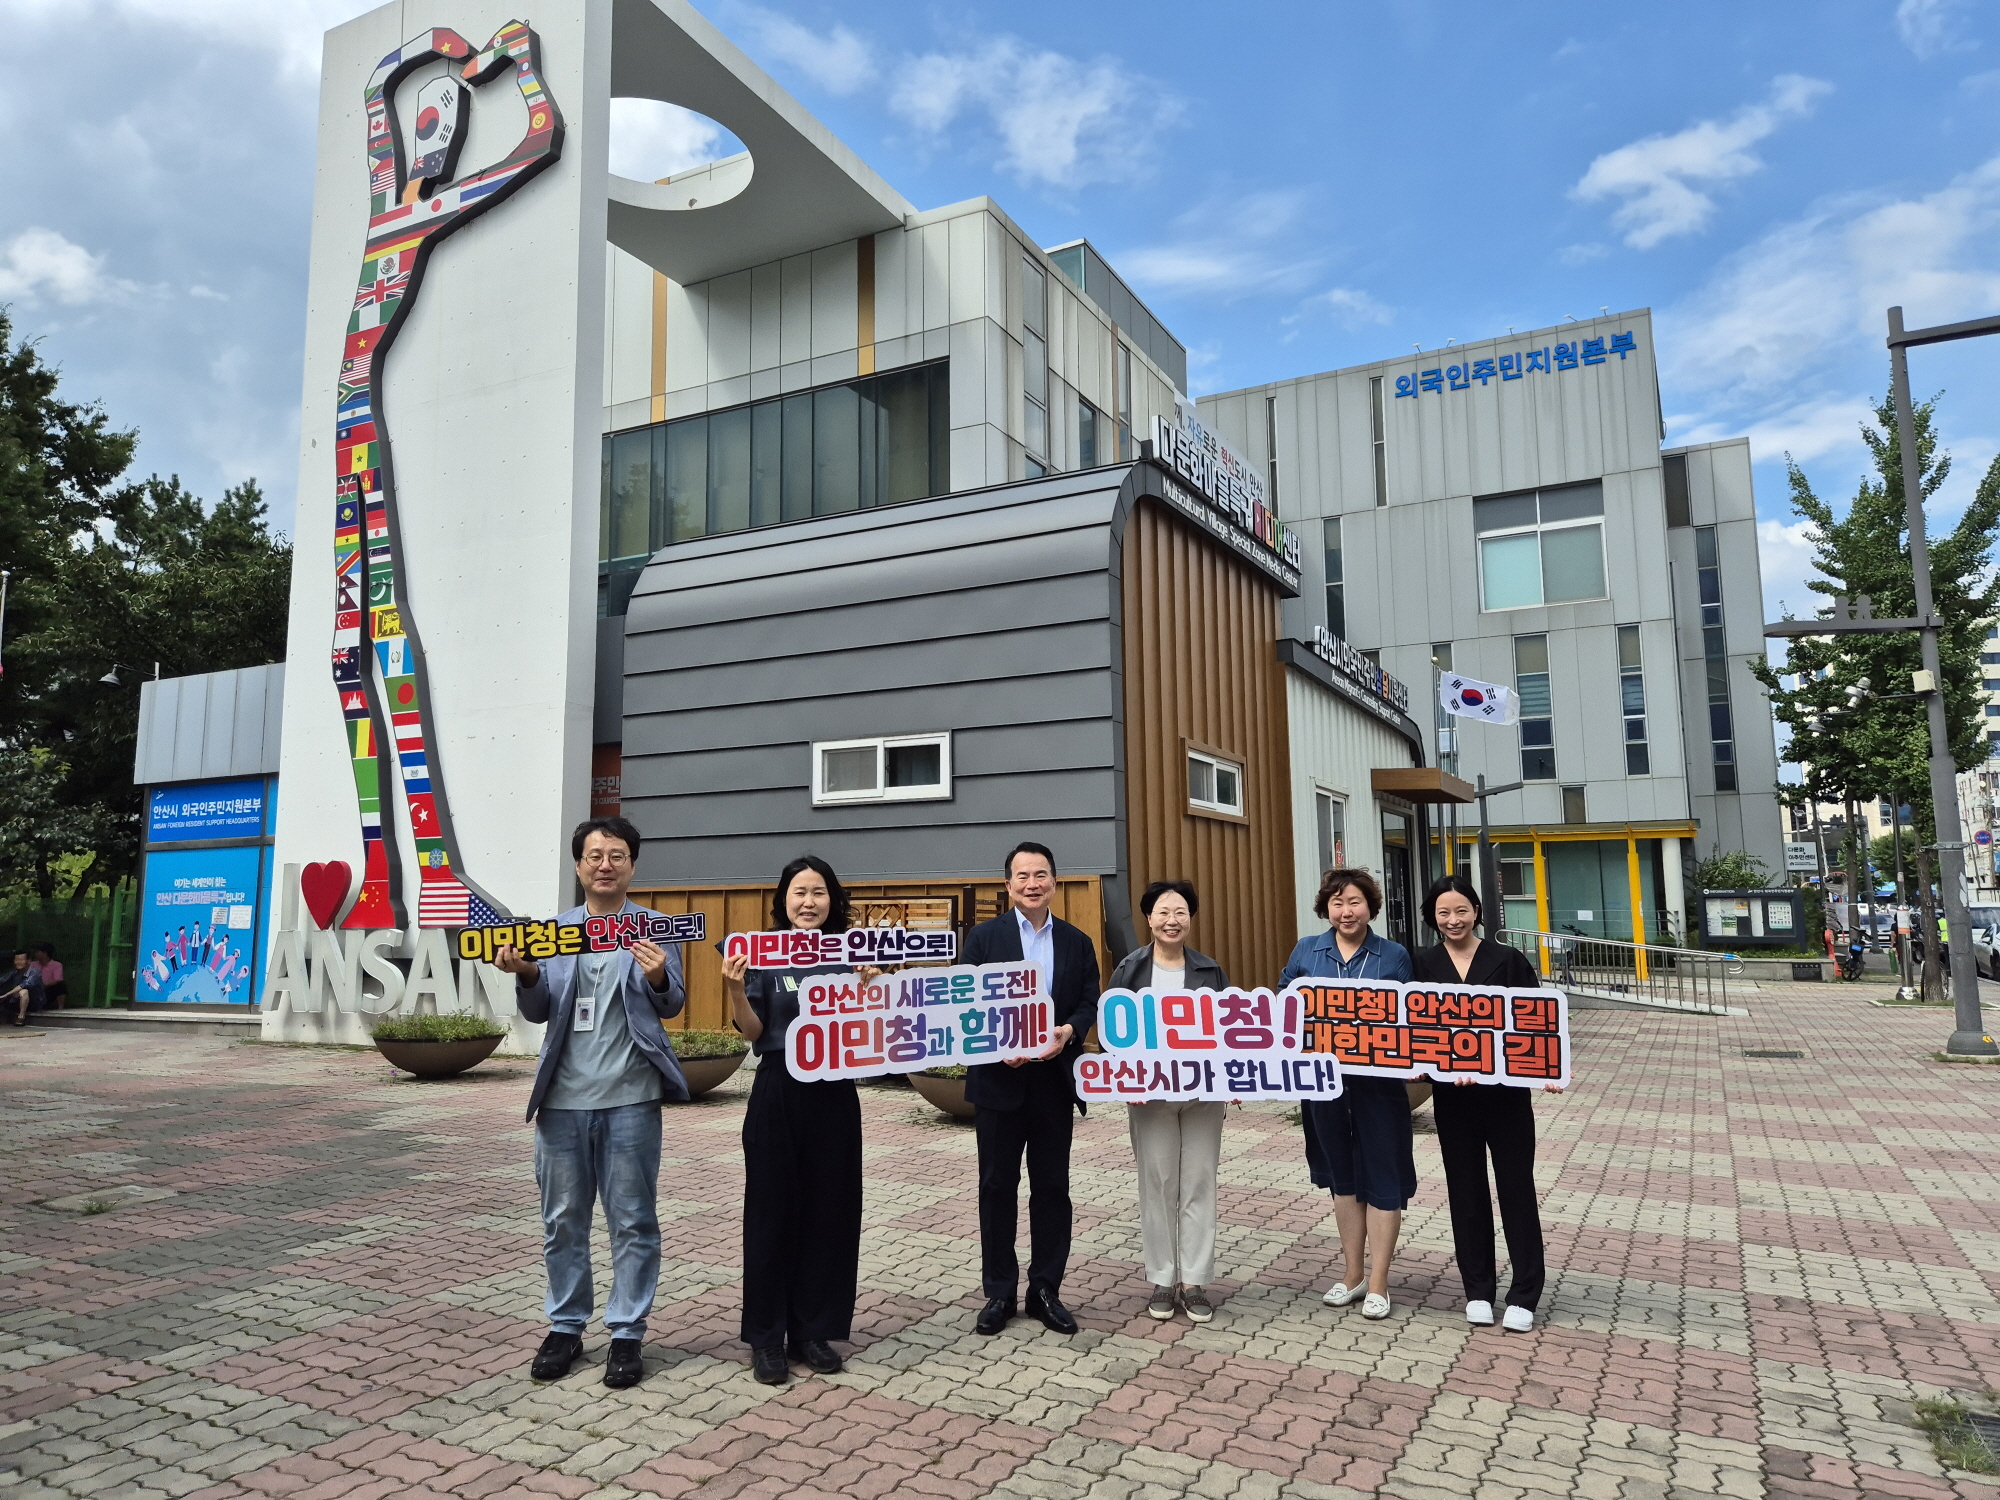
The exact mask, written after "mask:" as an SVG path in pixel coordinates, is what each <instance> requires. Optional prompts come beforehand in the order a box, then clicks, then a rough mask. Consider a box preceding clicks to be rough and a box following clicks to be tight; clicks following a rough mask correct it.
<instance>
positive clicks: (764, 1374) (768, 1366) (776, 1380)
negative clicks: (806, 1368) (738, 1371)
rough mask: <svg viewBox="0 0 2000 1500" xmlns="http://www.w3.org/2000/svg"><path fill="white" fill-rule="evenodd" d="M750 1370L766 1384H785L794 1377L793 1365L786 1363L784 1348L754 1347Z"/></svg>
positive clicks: (751, 1353)
mask: <svg viewBox="0 0 2000 1500" xmlns="http://www.w3.org/2000/svg"><path fill="white" fill-rule="evenodd" d="M750 1372H751V1373H752V1374H753V1375H755V1376H756V1377H757V1378H758V1379H759V1380H761V1381H762V1382H763V1383H764V1384H765V1385H783V1384H784V1383H785V1382H786V1381H788V1380H790V1379H791V1378H792V1367H791V1366H790V1365H789V1364H787V1363H785V1351H784V1350H782V1349H752V1350H751V1351H750Z"/></svg>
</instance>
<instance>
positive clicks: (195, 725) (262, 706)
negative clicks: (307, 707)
mask: <svg viewBox="0 0 2000 1500" xmlns="http://www.w3.org/2000/svg"><path fill="white" fill-rule="evenodd" d="M284 704H285V664H284V663H283V662H272V663H270V664H269V665H267V666H261V667H243V668H240V669H238V670H236V671H233V672H205V673H203V674H201V675H200V676H197V677H168V678H163V679H161V680H158V681H155V682H147V683H144V684H142V685H141V686H140V688H139V732H138V746H137V750H136V753H135V754H134V757H133V764H132V780H133V783H134V784H135V785H138V786H158V785H164V784H167V783H171V782H178V781H213V780H217V779H219V778H221V777H225V776H259V775H269V774H271V773H274V772H275V771H276V770H277V769H278V742H279V736H280V728H281V724H282V721H283V717H284Z"/></svg>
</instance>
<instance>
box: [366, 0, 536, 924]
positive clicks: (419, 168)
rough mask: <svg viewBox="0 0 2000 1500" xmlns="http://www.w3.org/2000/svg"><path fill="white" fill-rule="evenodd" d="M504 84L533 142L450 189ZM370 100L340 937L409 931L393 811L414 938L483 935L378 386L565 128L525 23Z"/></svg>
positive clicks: (398, 67) (420, 43)
mask: <svg viewBox="0 0 2000 1500" xmlns="http://www.w3.org/2000/svg"><path fill="white" fill-rule="evenodd" d="M460 58H463V59H465V61H464V62H463V64H462V65H461V66H459V67H458V68H457V69H456V70H455V71H456V74H457V76H456V77H455V78H454V77H453V76H452V75H451V74H449V73H448V74H446V75H445V76H443V77H441V78H436V79H432V80H430V81H428V82H427V83H425V84H424V85H423V86H422V88H420V89H419V90H418V93H417V98H416V116H417V119H416V126H415V129H414V131H413V133H412V137H411V139H410V140H409V141H407V142H406V141H405V140H404V139H403V136H402V133H401V131H400V129H399V128H398V122H397V119H396V108H395V92H396V88H397V85H398V84H400V83H401V82H402V81H403V80H404V79H405V78H407V77H408V76H409V75H410V73H411V72H412V71H413V70H414V69H416V68H419V67H422V66H423V65H425V64H426V63H430V62H434V61H436V60H439V59H451V60H454V61H455V60H457V59H460ZM509 70H511V72H512V73H513V76H514V80H515V83H516V85H517V87H519V89H520V91H521V99H522V102H523V104H525V106H526V108H527V131H526V133H525V134H524V135H523V136H522V138H521V140H520V143H519V144H518V145H516V146H515V147H514V149H513V150H512V151H510V152H509V153H508V154H507V155H506V157H505V158H503V159H502V160H501V161H499V162H498V163H496V164H495V165H493V166H491V167H487V168H484V169H483V170H481V171H479V172H476V173H474V174H473V175H471V176H469V177H467V178H465V179H464V180H462V181H459V182H450V181H448V179H449V177H450V175H451V172H452V171H453V169H454V167H455V165H456V159H457V155H458V148H459V146H460V145H461V143H462V142H463V141H464V138H465V118H466V111H467V108H468V105H469V103H470V98H471V91H470V89H469V88H467V87H466V85H468V84H470V85H471V86H473V87H477V86H479V85H481V84H484V83H486V82H488V81H489V80H491V79H494V78H497V77H498V76H500V75H501V74H502V73H503V72H507V71H509ZM365 98H366V100H367V112H368V189H369V218H368V235H367V244H366V249H365V251H364V253H363V255H362V264H361V279H360V284H359V286H358V288H357V289H356V291H355V296H354V310H353V314H352V316H351V317H350V318H349V319H348V325H347V334H346V340H345V343H344V345H343V348H342V358H341V366H340V381H339V389H338V396H337V404H338V412H337V416H336V418H335V435H334V490H335V494H334V535H333V564H334V635H333V663H332V665H333V680H334V686H335V688H336V689H337V690H338V692H339V694H340V711H341V715H342V718H343V720H344V722H345V725H346V732H347V741H348V751H349V756H350V759H351V761H352V764H353V770H354V791H355V800H356V806H357V811H358V813H359V816H360V822H361V841H362V870H361V889H360V893H359V894H358V895H357V896H356V898H355V901H354V905H353V907H352V908H351V909H350V910H349V911H348V913H347V917H346V920H345V921H344V922H343V923H342V924H341V925H342V926H344V927H348V928H387V927H403V926H406V925H408V924H407V923H406V921H405V915H404V911H403V899H402V881H401V879H400V873H399V870H398V867H397V862H396V860H395V859H394V857H393V849H394V837H393V834H386V835H385V828H384V819H385V816H386V815H387V814H388V813H389V811H390V809H391V807H393V806H395V805H400V806H401V807H402V808H403V810H404V814H405V816H406V817H407V818H408V820H409V827H410V835H411V839H412V841H413V843H414V844H415V847H416V854H417V874H418V893H417V913H416V915H417V921H416V925H417V926H419V927H463V926H467V925H474V926H476V925H480V924H482V923H492V922H498V921H500V920H501V919H502V918H503V917H505V916H506V915H507V910H506V908H505V907H504V906H503V905H502V904H501V903H500V902H499V901H497V900H495V899H494V898H492V897H491V896H488V895H487V894H486V893H485V892H483V891H482V890H480V889H479V887H478V886H477V885H475V884H474V883H473V882H472V881H471V879H470V878H468V876H467V874H466V872H465V869H464V867H463V863H462V861H461V860H460V859H459V856H458V848H457V840H456V838H455V837H454V835H453V832H452V827H451V814H450V808H449V804H448V803H447V801H446V799H445V790H444V780H443V776H442V772H441V769H440V767H439V766H438V764H437V749H436V746H437V735H436V724H435V721H434V719H433V717H432V700H431V694H430V691H429V683H428V680H427V677H426V674H425V669H424V657H423V647H422V644H421V642H420V640H419V638H418V636H417V631H416V624H415V621H414V620H413V619H412V618H411V613H410V601H409V598H408V596H407V595H408V590H407V587H406V583H405V580H404V578H403V576H402V558H401V550H402V549H401V547H400V545H399V543H398V540H397V517H396V500H395V486H394V472H393V469H392V467H391V465H390V461H389V437H388V430H387V427H386V426H385V423H384V414H383V410H382V397H381V393H382V389H383V382H382V380H381V378H380V377H381V375H382V373H383V360H384V359H385V358H386V357H387V354H388V351H389V347H390V344H391V343H392V342H393V340H394V339H395V336H396V332H397V330H398V329H399V328H400V326H401V325H402V323H403V322H404V320H405V319H406V318H407V315H408V313H409V311H410V308H411V305H412V303H413V302H414V300H415V297H416V293H417V291H418V290H419V285H420V282H421V279H422V276H423V270H424V262H425V258H426V257H427V256H428V254H429V252H430V251H431V250H432V249H433V248H434V247H435V246H436V245H437V243H438V241H439V240H441V239H443V238H444V237H445V236H446V235H448V234H450V233H451V232H453V231H454V230H456V229H458V228H460V227H462V226H463V225H464V224H465V223H466V222H467V221H468V220H470V219H471V218H473V217H474V216H475V215H477V214H478V213H480V212H481V211H483V210H484V209H487V208H490V207H492V206H493V205H494V204H495V203H497V202H499V201H500V199H501V198H503V197H505V196H506V195H507V194H508V193H509V192H511V191H512V190H513V189H515V188H517V187H519V186H520V185H521V184H522V183H523V182H525V181H527V180H528V179H529V178H530V177H532V176H533V175H534V174H535V173H536V172H538V171H540V170H541V169H542V168H544V167H546V166H548V165H549V164H550V163H552V162H554V161H555V160H556V159H557V157H558V156H559V155H560V154H561V151H562V139H563V124H562V114H561V112H560V111H559V110H558V109H557V108H556V104H555V101H554V100H553V99H551V98H550V97H549V94H548V91H547V88H546V87H545V85H544V83H543V81H542V76H541V55H540V43H539V41H538V40H537V38H536V36H535V33H534V32H533V31H532V30H530V29H529V28H528V27H527V25H525V24H524V23H522V22H519V21H513V22H509V23H508V24H507V25H505V26H503V27H501V28H500V29H499V30H498V31H497V32H495V33H494V35H493V39H492V40H491V41H490V42H488V43H487V44H486V46H485V47H484V48H483V49H481V50H479V51H478V52H476V53H475V52H474V50H473V48H472V46H471V44H470V43H469V42H467V41H466V40H465V38H464V37H462V36H460V35H459V34H458V33H457V32H455V31H451V30H448V29H445V28H442V27H440V28H436V29H433V30H430V31H426V32H422V33H420V34H419V35H418V36H416V37H414V38H412V39H411V40H410V41H408V42H405V43H404V44H403V45H402V46H401V47H399V48H397V49H396V50H395V51H394V52H391V53H390V54H389V55H388V56H387V57H384V58H383V59H382V61H381V62H380V63H379V64H378V65H377V66H376V69H375V72H374V74H373V76H371V77H370V79H369V81H368V86H367V89H366V91H365ZM370 651H372V654H373V656H374V661H373V663H370V662H369V661H368V659H367V653H369V652H370ZM398 788H400V794H398V792H397V789H398Z"/></svg>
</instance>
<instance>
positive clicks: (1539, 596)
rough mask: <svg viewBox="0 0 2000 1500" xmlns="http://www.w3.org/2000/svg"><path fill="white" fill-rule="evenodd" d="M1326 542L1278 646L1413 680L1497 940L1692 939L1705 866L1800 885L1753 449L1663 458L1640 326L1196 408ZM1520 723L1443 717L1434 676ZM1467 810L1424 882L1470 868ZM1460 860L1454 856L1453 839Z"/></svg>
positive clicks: (1606, 325)
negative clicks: (1472, 793) (1468, 784)
mask: <svg viewBox="0 0 2000 1500" xmlns="http://www.w3.org/2000/svg"><path fill="white" fill-rule="evenodd" d="M1200 409H1201V413H1202V416H1203V419H1204V420H1205V421H1207V422H1208V423H1209V424H1210V425H1212V426H1213V427H1214V428H1215V429H1216V431H1217V432H1219V433H1220V434H1221V435H1222V436H1223V437H1224V438H1226V439H1227V440H1229V441H1230V442H1231V443H1232V444H1234V445H1235V446H1237V447H1238V448H1240V449H1241V450H1242V451H1243V452H1244V453H1245V454H1247V455H1248V456H1249V457H1250V459H1251V460H1252V461H1253V462H1255V463H1257V464H1259V465H1262V466H1263V469H1264V472H1265V474H1266V476H1267V484H1268V487H1269V489H1270V490H1271V492H1273V493H1274V494H1275V496H1276V505H1277V509H1278V512H1279V514H1280V515H1281V516H1283V517H1284V518H1285V520H1286V523H1287V524H1288V525H1291V526H1293V527H1295V528H1298V529H1299V530H1300V531H1301V533H1303V534H1304V535H1306V536H1308V537H1309V538H1310V539H1311V541H1312V543H1313V545H1312V546H1311V547H1310V548H1309V549H1308V550H1307V552H1306V554H1305V556H1304V558H1303V570H1304V573H1305V575H1306V581H1305V585H1304V587H1303V588H1302V589H1301V591H1300V595H1299V597H1298V598H1297V599H1296V600H1294V601H1292V602H1291V603H1289V604H1287V606H1286V607H1285V628H1286V631H1287V633H1289V634H1294V635H1297V634H1301V633H1305V632H1309V631H1311V630H1314V629H1325V630H1327V631H1329V632H1330V633H1331V634H1332V635H1334V636H1336V637H1338V638H1340V639H1343V640H1345V641H1348V642H1350V643H1351V644H1352V645H1353V646H1354V647H1355V648H1357V649H1359V650H1360V651H1362V652H1363V653H1364V654H1366V655H1367V656H1368V658H1369V659H1370V660H1373V661H1378V662H1380V664H1381V665H1382V666H1383V667H1384V668H1385V669H1387V670H1389V671H1391V672H1393V673H1395V674H1397V675H1398V676H1400V677H1401V678H1403V679H1404V680H1405V681H1408V682H1412V683H1418V684H1422V685H1423V687H1424V692H1423V693H1422V695H1421V696H1422V697H1423V698H1424V700H1425V703H1426V705H1427V706H1426V707H1425V708H1424V709H1423V710H1422V711H1421V713H1420V714H1419V718H1420V719H1421V722H1422V727H1423V733H1424V737H1425V743H1426V747H1427V753H1428V754H1430V755H1431V756H1433V757H1436V758H1440V759H1442V761H1443V763H1444V764H1445V765H1447V766H1448V767H1450V768H1451V769H1452V770H1453V771H1454V772H1455V774H1456V775H1458V776H1459V777H1461V778H1463V779H1466V780H1472V781H1475V782H1476V781H1477V780H1478V779H1479V778H1481V777H1484V778H1485V781H1486V782H1487V784H1488V785H1491V786H1517V787H1518V790H1515V791H1510V792H1507V793H1504V794H1502V795H1499V796H1495V797H1493V798H1491V799H1490V807H1491V817H1492V820H1493V824H1494V827H1493V830H1492V833H1493V837H1494V838H1495V839H1496V840H1497V841H1498V843H1499V873H1500V878H1501V884H1502V889H1503V891H1504V892H1505V918H1506V922H1507V925H1508V926H1510V927H1514V928H1521V929H1526V930H1531V931H1543V932H1557V933H1560V932H1565V931H1568V932H1580V933H1583V934H1587V935H1589V936H1592V937H1602V938H1615V939H1623V940H1634V939H1636V940H1639V941H1653V942H1660V941H1666V942H1669V943H1672V942H1678V941H1681V940H1682V939H1683V938H1685V937H1686V936H1687V934H1688V932H1689V928H1688V914H1687V912H1686V910H1685V902H1684V898H1683V894H1682V892H1683V890H1684V879H1683V877H1684V874H1685V872H1686V869H1687V865H1688V862H1689V861H1690V860H1691V859H1695V858H1700V857H1706V856H1707V855H1710V854H1713V853H1716V852H1718V851H1721V850H1734V849H1743V850H1747V851H1749V852H1750V853H1752V854H1754V855H1756V856H1757V857H1758V858H1759V859H1762V860H1763V861H1764V862H1765V865H1766V867H1767V868H1768V869H1770V870H1772V871H1773V872H1778V871H1782V870H1783V868H1784V849H1783V833H1782V831H1781V824H1780V819H1779V812H1778V801H1777V789H1776V782H1777V749H1776V744H1775V739H1774V730H1773V725H1772V716H1771V710H1770V704H1769V700H1768V699H1767V697H1766V696H1765V694H1764V690H1763V688H1762V686H1761V685H1760V684H1759V683H1758V682H1757V680H1756V679H1755V678H1754V677H1752V676H1751V674H1750V670H1749V667H1750V664H1751V663H1752V662H1754V661H1757V660H1761V659H1762V657H1763V654H1764V641H1763V592H1762V583H1761V579H1760V577H1759V571H1758V557H1757V528H1756V506H1755V500H1754V497H1753V494H1752V490H1751V472H1750V447H1749V443H1748V441H1747V440H1745V439H1741V438H1738V439H1733V440H1730V441H1727V442H1719V443H1706V444H1699V445H1695V446H1690V447H1680V448H1663V447H1662V446H1661V444H1662V439H1663V436H1664V423H1663V421H1662V417H1661V411H1660V397H1659V382H1658V375H1657V372H1656V365H1655V354H1654V342H1653V325H1652V318H1651V316H1650V315H1649V314H1648V313H1647V312H1646V311H1645V310H1644V309H1640V310H1636V311H1632V312H1628V313H1620V314H1617V315H1615V316H1613V315H1607V316H1604V317H1600V318H1597V319H1593V320H1590V321H1587V322H1570V323H1565V324H1563V325H1561V326H1559V327H1555V328H1545V329H1539V330H1535V331H1533V332H1528V333H1522V334H1510V335H1509V336H1508V337H1506V338H1500V339H1489V340H1485V341H1482V342H1476V343H1472V344H1468V345H1464V346H1454V347H1452V348H1450V349H1447V350H1443V351H1438V352H1433V353H1431V354H1423V353H1416V354H1412V355H1406V356H1399V357H1398V358H1395V359H1391V360H1383V361H1381V362H1378V363H1375V364H1367V365H1358V366H1354V367H1352V368H1349V369H1344V370H1334V371H1330V372H1328V373H1326V374H1321V375H1310V376H1304V377H1301V378H1298V379H1293V380H1285V381H1278V382H1274V383H1271V384H1269V385H1261V386H1255V387H1251V388H1247V389H1244V390H1239V391H1231V392H1227V393H1224V394H1220V395H1215V396H1208V397H1204V398H1203V399H1202V401H1201V403H1200ZM1452 672H1460V673H1465V674H1467V675H1469V676H1471V677H1474V678H1478V679H1481V680H1484V681H1488V682H1495V683H1500V684H1503V685H1506V686H1509V687H1512V688H1513V689H1514V690H1515V692H1516V694H1517V695H1518V697H1519V702H1520V722H1519V723H1518V724H1517V725H1513V726H1508V727H1498V726H1489V725H1485V724H1480V723H1476V722H1472V721H1467V720H1463V719H1449V718H1446V717H1444V716H1442V715H1441V714H1439V713H1437V712H1436V711H1435V709H1434V708H1432V707H1429V706H1428V705H1430V704H1432V703H1434V702H1435V695H1434V693H1433V692H1432V691H1431V684H1433V683H1435V682H1436V681H1437V680H1438V678H1439V676H1440V675H1441V674H1447V673H1452ZM1474 831H1475V830H1474V829H1473V828H1472V827H1471V826H1470V825H1469V823H1468V822H1466V821H1464V820H1460V821H1458V822H1457V823H1456V825H1455V826H1449V825H1448V826H1447V827H1446V828H1445V829H1444V830H1442V832H1441V833H1440V834H1438V835H1434V838H1437V839H1441V840H1442V843H1443V845H1444V846H1445V847H1435V846H1434V847H1433V848H1432V850H1431V851H1430V852H1429V864H1430V866H1431V867H1432V868H1433V869H1436V868H1440V867H1443V866H1445V865H1448V864H1452V863H1454V862H1463V861H1464V860H1465V858H1466V854H1465V849H1466V845H1467V843H1468V842H1469V840H1470V839H1471V837H1472V835H1473V833H1474ZM1453 841H1456V842H1457V848H1456V849H1455V850H1454V849H1452V848H1451V847H1450V846H1451V845H1452V843H1453Z"/></svg>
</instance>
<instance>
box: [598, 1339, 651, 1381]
mask: <svg viewBox="0 0 2000 1500" xmlns="http://www.w3.org/2000/svg"><path fill="white" fill-rule="evenodd" d="M645 1373H646V1362H645V1361H644V1360H643V1359H641V1358H640V1357H639V1341H638V1340H637V1339H613V1340H612V1341H611V1355H610V1357H609V1358H608V1359H606V1360H605V1361H604V1383H605V1385H607V1386H609V1387H610V1388H611V1389H612V1390H614V1391H622V1390H624V1389H625V1388H626V1387H627V1386H633V1385H637V1384H638V1383H639V1378H640V1377H641V1376H642V1375H644V1374H645Z"/></svg>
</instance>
